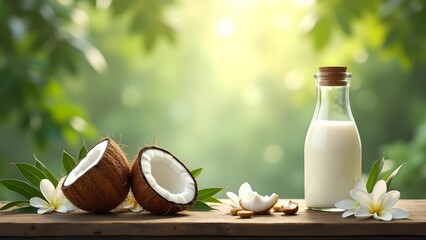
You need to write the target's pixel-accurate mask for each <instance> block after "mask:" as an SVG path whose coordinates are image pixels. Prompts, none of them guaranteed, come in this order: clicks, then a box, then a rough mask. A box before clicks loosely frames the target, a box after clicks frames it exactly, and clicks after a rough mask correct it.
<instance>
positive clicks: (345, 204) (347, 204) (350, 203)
mask: <svg viewBox="0 0 426 240" xmlns="http://www.w3.org/2000/svg"><path fill="white" fill-rule="evenodd" d="M334 206H335V207H337V208H340V209H345V210H349V209H357V208H358V207H359V203H358V202H356V201H354V200H351V199H345V200H341V201H338V202H336V204H334Z"/></svg>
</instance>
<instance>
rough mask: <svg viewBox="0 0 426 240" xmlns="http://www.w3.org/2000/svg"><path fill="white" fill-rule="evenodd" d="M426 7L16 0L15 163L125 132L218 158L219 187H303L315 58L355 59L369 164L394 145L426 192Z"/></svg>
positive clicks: (0, 9) (7, 50) (8, 158)
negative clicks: (306, 137)
mask: <svg viewBox="0 0 426 240" xmlns="http://www.w3.org/2000/svg"><path fill="white" fill-rule="evenodd" d="M425 22H426V3H425V2H424V1H420V0H388V1H383V0H381V1H369V0H360V1H337V0H336V1H333V0H330V1H314V0H301V1H297V0H294V1H284V0H283V1H280V0H204V1H197V0H176V1H171V0H140V1H137V0H135V1H130V0H121V1H117V0H113V1H111V0H97V1H93V0H92V1H83V0H81V1H78V0H57V1H54V0H17V1H12V0H4V1H0V136H1V138H0V143H1V144H0V177H1V178H2V179H3V178H11V177H18V176H19V175H18V172H17V171H16V169H14V167H13V166H12V165H10V164H9V163H11V162H33V154H35V155H36V156H37V157H38V158H39V159H41V160H42V161H43V162H44V163H45V164H46V165H47V166H48V167H49V168H51V169H53V171H54V172H55V173H56V174H57V175H58V176H59V175H60V174H61V171H63V170H61V161H60V159H61V154H62V149H65V150H66V151H68V152H70V153H71V154H74V155H76V154H77V151H78V149H79V148H80V146H81V145H82V144H83V142H85V144H86V145H87V146H88V147H90V146H92V145H93V144H94V143H96V142H97V141H99V140H100V139H101V138H102V137H105V136H110V137H113V138H114V139H115V140H117V141H118V142H120V143H121V144H123V149H124V151H125V152H126V153H127V155H128V157H129V159H133V158H134V156H135V155H136V154H137V151H138V149H139V148H141V147H143V146H145V145H149V144H157V145H159V146H162V147H164V148H166V149H168V150H169V151H171V152H173V153H175V154H176V155H177V156H178V157H179V158H180V159H181V160H183V161H184V162H185V163H186V164H187V166H188V167H189V168H190V169H193V168H196V167H200V166H206V167H207V168H206V170H205V172H203V174H202V175H201V176H200V178H199V185H201V187H203V188H204V187H213V186H229V188H228V190H231V191H237V190H238V187H239V186H240V184H241V183H242V182H244V181H248V182H250V183H251V184H252V186H253V188H254V189H256V190H258V192H260V193H261V194H270V193H272V192H276V193H278V194H280V197H281V198H303V145H304V138H305V135H306V131H307V129H308V126H309V123H310V121H311V118H312V115H313V112H314V108H315V103H316V99H315V82H314V80H313V73H315V72H316V71H317V68H318V67H319V66H323V65H347V66H348V67H349V71H350V72H352V73H353V80H352V85H351V106H352V111H353V114H354V117H355V119H356V122H357V125H358V129H359V131H360V134H361V140H362V145H363V172H364V173H368V170H369V168H370V167H371V165H372V163H373V161H375V160H376V159H377V158H378V157H379V156H380V154H381V153H382V152H385V154H386V157H387V159H392V161H389V162H388V163H387V164H386V166H385V167H386V168H388V169H390V168H392V166H393V167H395V166H397V165H398V164H401V163H404V162H406V164H405V165H404V167H403V168H402V170H401V171H400V173H399V175H398V176H397V177H396V178H395V180H394V181H393V182H392V186H393V187H394V188H397V189H398V190H400V191H401V195H402V198H425V197H426V79H425V76H426V28H425V27H424V23H425ZM14 197H15V196H14V195H11V194H10V193H9V192H8V191H6V189H5V188H3V186H0V199H11V198H12V199H13V198H14ZM219 197H225V195H224V194H223V193H221V194H220V195H219Z"/></svg>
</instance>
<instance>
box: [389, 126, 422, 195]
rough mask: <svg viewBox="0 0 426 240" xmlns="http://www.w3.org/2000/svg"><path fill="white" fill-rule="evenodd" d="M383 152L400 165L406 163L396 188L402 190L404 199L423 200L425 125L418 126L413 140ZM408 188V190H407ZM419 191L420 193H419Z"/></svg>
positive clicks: (390, 147) (396, 144)
mask: <svg viewBox="0 0 426 240" xmlns="http://www.w3.org/2000/svg"><path fill="white" fill-rule="evenodd" d="M384 151H386V152H388V153H389V155H391V156H392V159H393V160H394V161H395V162H396V163H397V164H401V161H402V160H404V161H407V164H406V165H405V168H406V169H405V171H403V172H402V173H401V174H400V176H399V180H398V182H396V183H395V185H396V187H398V188H404V189H405V186H407V188H406V189H407V190H405V191H404V197H406V198H425V197H426V192H425V191H424V189H426V123H423V124H421V125H419V126H418V127H417V129H416V134H415V136H414V138H413V139H412V140H410V141H407V142H404V141H398V142H395V143H393V144H388V145H386V146H384ZM408 186H409V188H408ZM419 190H420V191H419Z"/></svg>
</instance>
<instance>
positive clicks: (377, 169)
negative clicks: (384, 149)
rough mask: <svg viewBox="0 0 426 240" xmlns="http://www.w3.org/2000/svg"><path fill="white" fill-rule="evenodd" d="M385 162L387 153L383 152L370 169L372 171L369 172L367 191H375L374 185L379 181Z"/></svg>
mask: <svg viewBox="0 0 426 240" xmlns="http://www.w3.org/2000/svg"><path fill="white" fill-rule="evenodd" d="M384 162H385V154H384V153H383V154H382V156H381V157H380V158H379V159H377V160H376V162H375V163H374V164H373V166H372V167H371V169H370V173H369V174H368V179H367V185H366V187H367V191H368V192H369V193H371V191H373V187H374V185H375V184H376V182H377V179H378V178H379V174H380V173H381V172H382V169H383V164H384Z"/></svg>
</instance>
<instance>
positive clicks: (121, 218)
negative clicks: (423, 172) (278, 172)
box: [0, 200, 426, 238]
mask: <svg viewBox="0 0 426 240" xmlns="http://www.w3.org/2000/svg"><path fill="white" fill-rule="evenodd" d="M296 201H298V202H299V205H300V208H299V212H298V213H297V215H294V216H285V215H283V214H281V213H271V214H270V215H262V216H253V217H252V218H250V219H241V218H239V217H234V216H231V215H230V214H229V210H230V207H229V206H228V205H226V204H224V205H217V206H215V207H216V208H217V209H218V211H210V212H193V211H186V212H184V213H181V214H176V215H172V216H159V215H153V214H150V213H145V212H144V213H131V212H119V213H108V214H91V213H87V212H82V211H78V212H73V213H68V214H60V213H52V214H45V215H38V214H22V213H11V212H2V213H0V236H1V237H30V236H32V237H42V236H43V237H47V236H51V237H61V236H68V237H70V236H75V237H77V236H111V237H113V236H130V237H132V236H134V237H136V236H145V237H167V236H175V237H177V236H204V237H217V236H222V237H256V236H259V237H260V236H262V237H284V236H286V237H310V236H320V237H339V236H340V237H341V236H352V237H365V236H370V237H386V236H399V237H400V236H408V237H409V236H411V237H420V238H421V237H425V236H426V200H400V201H399V202H398V206H399V207H402V208H404V209H406V210H407V211H408V212H409V214H410V217H409V219H404V220H394V221H391V222H383V221H377V220H373V219H357V218H354V217H350V218H346V219H342V218H341V214H340V213H323V212H316V211H311V210H307V209H306V207H305V204H304V202H303V200H296ZM279 203H280V204H282V203H283V200H280V202H279Z"/></svg>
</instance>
